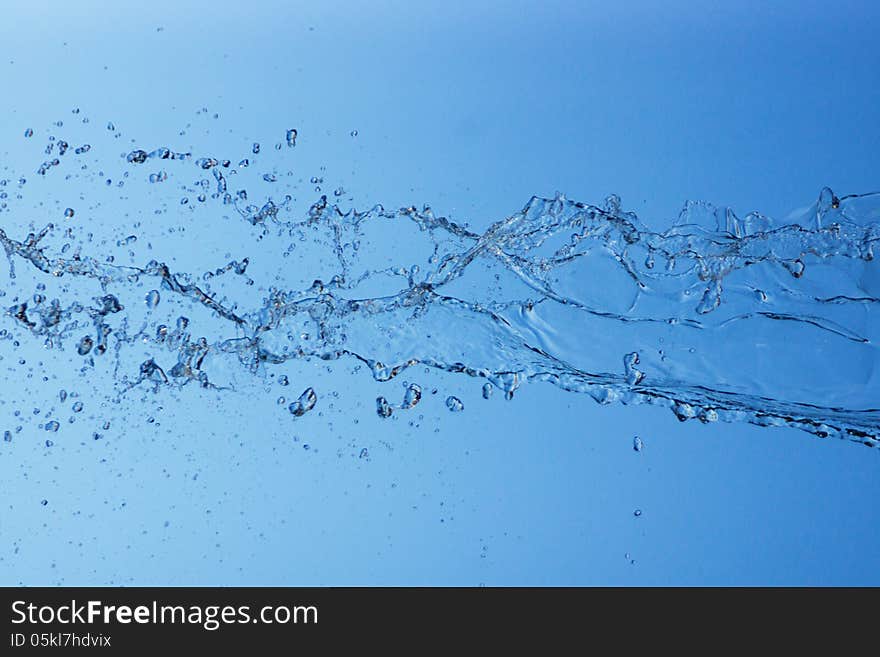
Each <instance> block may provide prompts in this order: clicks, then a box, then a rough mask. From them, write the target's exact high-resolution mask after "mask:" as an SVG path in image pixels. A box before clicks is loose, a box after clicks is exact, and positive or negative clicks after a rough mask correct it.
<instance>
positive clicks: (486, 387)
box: [483, 383, 495, 399]
mask: <svg viewBox="0 0 880 657" xmlns="http://www.w3.org/2000/svg"><path fill="white" fill-rule="evenodd" d="M494 389H495V386H493V385H492V384H491V383H484V384H483V399H489V397H491V396H492V391H493V390H494Z"/></svg>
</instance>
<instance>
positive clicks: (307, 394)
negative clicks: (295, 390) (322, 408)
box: [287, 388, 318, 417]
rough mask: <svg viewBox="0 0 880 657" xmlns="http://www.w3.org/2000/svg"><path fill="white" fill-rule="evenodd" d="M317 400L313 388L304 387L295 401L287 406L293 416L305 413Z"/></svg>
mask: <svg viewBox="0 0 880 657" xmlns="http://www.w3.org/2000/svg"><path fill="white" fill-rule="evenodd" d="M317 402H318V395H317V394H315V390H314V388H306V389H305V390H304V391H303V393H302V394H301V395H300V396H299V399H297V400H296V401H295V402H293V403H292V404H291V405H290V406H288V407H287V410H289V411H290V412H291V414H293V415H294V416H295V417H300V416H302V415H305V414H306V413H308V412H309V411H310V410H312V409H313V408H314V407H315V404H316V403H317Z"/></svg>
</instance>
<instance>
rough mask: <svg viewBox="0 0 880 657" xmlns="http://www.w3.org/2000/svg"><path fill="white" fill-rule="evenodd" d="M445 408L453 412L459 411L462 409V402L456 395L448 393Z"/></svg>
mask: <svg viewBox="0 0 880 657" xmlns="http://www.w3.org/2000/svg"><path fill="white" fill-rule="evenodd" d="M446 408H448V409H449V410H450V411H452V412H453V413H460V412H461V411H463V410H464V404H463V403H462V402H461V400H460V399H459V398H458V397H453V396H452V395H450V396H449V397H447V398H446Z"/></svg>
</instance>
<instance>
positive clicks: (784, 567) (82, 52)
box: [0, 3, 880, 585]
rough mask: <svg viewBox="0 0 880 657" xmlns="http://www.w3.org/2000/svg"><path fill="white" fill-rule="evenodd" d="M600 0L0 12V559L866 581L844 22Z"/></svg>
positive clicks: (509, 578) (855, 104)
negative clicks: (0, 257)
mask: <svg viewBox="0 0 880 657" xmlns="http://www.w3.org/2000/svg"><path fill="white" fill-rule="evenodd" d="M799 7H800V5H799ZM160 9H161V11H159V10H160ZM630 9H631V10H632V13H626V12H621V10H619V9H614V10H612V9H599V8H591V9H586V8H584V7H581V6H580V5H579V4H575V3H572V4H568V3H556V4H552V3H551V4H550V5H548V6H546V7H545V6H542V7H541V8H537V7H532V8H530V9H529V11H527V12H525V14H521V13H519V12H516V11H513V10H512V9H511V8H510V7H507V6H506V5H502V4H498V5H490V4H486V5H483V6H480V7H477V8H473V7H468V8H465V7H463V6H462V7H455V8H453V7H451V6H443V8H441V7H440V6H439V5H438V6H436V7H429V6H427V5H425V6H421V7H417V8H407V9H403V8H400V7H394V6H392V5H388V6H384V5H379V6H377V7H376V8H374V10H373V11H371V12H366V11H365V10H364V9H362V8H359V7H357V6H354V5H338V6H335V7H333V8H329V9H325V10H317V9H311V10H309V12H311V13H306V14H303V13H302V10H298V11H297V10H293V9H290V8H288V7H286V6H283V5H277V6H273V5H270V4H268V3H267V4H265V5H261V6H259V7H257V8H255V9H254V10H253V11H252V12H251V13H249V14H247V15H244V14H238V13H237V12H239V11H240V10H239V9H237V8H236V7H234V6H233V5H229V6H224V7H223V11H218V12H215V13H212V14H210V15H202V14H195V13H189V12H188V10H185V9H173V8H172V7H171V5H169V6H167V7H165V6H161V7H159V6H157V7H154V8H153V10H155V11H156V12H157V13H155V14H154V13H151V12H152V11H153V10H151V12H147V11H146V10H134V9H125V10H122V12H123V15H122V16H121V17H120V21H119V28H118V29H114V31H113V32H112V33H110V32H108V31H107V28H106V27H105V26H102V25H99V24H96V23H94V22H92V21H89V20H87V15H91V14H90V11H91V10H88V11H86V12H85V14H77V15H74V14H72V13H71V14H69V15H68V13H67V12H70V11H71V10H69V9H66V8H64V7H62V6H58V7H53V11H52V12H51V18H52V20H49V19H50V13H46V14H37V13H34V12H26V11H25V10H23V9H15V8H13V9H10V10H7V11H8V12H19V14H20V16H19V20H20V22H19V23H18V24H19V26H20V29H19V30H16V31H15V32H14V33H12V32H10V33H9V34H7V35H5V36H6V37H8V38H7V39H6V43H8V45H7V46H5V50H4V52H3V62H2V66H3V67H4V68H3V69H2V78H0V79H2V82H0V84H2V85H3V87H4V88H6V89H18V90H19V91H20V92H21V91H26V92H27V93H18V94H12V95H9V96H8V97H7V98H6V99H5V100H3V101H2V105H0V111H3V112H4V115H5V116H6V117H7V119H8V120H7V121H5V123H4V125H5V126H6V127H5V128H4V129H3V132H2V141H0V151H2V152H3V159H2V161H0V243H2V245H3V247H4V250H5V253H6V256H7V258H6V259H7V261H8V264H7V265H4V267H3V268H2V271H0V281H2V283H0V295H2V296H0V301H2V303H0V305H2V308H3V309H4V317H3V324H2V326H0V358H2V360H0V367H2V368H3V371H4V374H5V378H4V383H3V384H2V395H0V418H3V420H2V421H3V422H4V425H5V426H2V427H0V429H2V431H3V432H4V433H3V435H4V441H3V442H2V443H0V473H2V477H0V480H2V483H0V494H2V497H3V499H4V501H5V505H4V508H3V511H2V516H0V542H2V545H0V573H2V581H3V582H4V583H18V582H22V583H27V584H39V583H69V584H74V583H75V584H103V583H110V584H119V583H122V584H125V583H131V584H150V583H155V584H189V583H204V584H244V583H253V584H272V583H275V584H311V583H318V584H340V583H351V584H362V583H364V584H472V585H476V584H480V583H487V584H540V583H553V584H584V583H647V584H654V583H689V584H694V583H696V584H700V583H710V584H714V583H789V584H791V583H811V584H812V583H857V584H862V583H877V572H878V569H877V566H878V560H877V557H876V556H875V554H874V552H875V551H874V550H873V547H872V546H873V544H874V543H875V542H876V539H877V527H880V524H878V520H880V517H878V516H877V512H876V510H875V508H874V507H873V505H872V504H871V500H872V499H873V498H874V497H875V496H876V494H877V492H878V488H880V481H878V477H877V474H876V472H877V470H876V468H877V461H876V459H877V454H878V452H877V450H876V449H873V448H874V447H875V446H876V444H877V441H878V440H880V407H878V405H877V391H878V385H880V383H878V380H877V374H876V372H877V366H878V362H877V358H878V356H877V350H876V347H875V345H876V343H877V341H878V339H880V336H878V334H877V326H880V324H878V322H877V313H878V303H880V270H878V265H877V263H876V261H875V260H874V250H875V246H876V244H877V241H878V239H880V194H876V193H874V192H875V191H876V190H877V189H880V185H878V184H877V176H876V171H877V170H878V169H877V165H878V162H877V155H876V153H877V152H878V150H877V146H878V145H880V133H878V132H877V127H876V125H878V124H877V122H876V121H871V120H870V119H871V117H872V114H876V111H875V110H874V109H873V108H874V107H876V106H877V105H876V101H877V100H880V99H878V98H877V94H878V92H877V91H876V90H875V89H874V88H873V87H871V86H870V85H865V84H864V82H863V80H864V79H867V78H869V77H870V75H871V71H872V70H873V68H872V67H873V66H875V65H876V64H878V63H880V62H878V61H877V60H878V56H877V55H878V50H877V48H876V46H875V45H873V43H872V40H871V33H872V32H871V29H872V26H875V27H876V25H877V22H878V20H877V19H878V14H877V11H876V9H874V8H873V7H871V6H869V5H867V4H857V3H853V4H852V5H851V6H848V7H847V8H846V10H841V11H839V12H838V13H837V14H835V15H833V16H830V15H826V14H824V13H821V17H822V21H821V22H820V23H819V22H816V21H813V20H810V19H811V18H817V17H818V15H819V14H815V12H821V11H822V8H821V7H818V6H817V7H807V8H806V9H804V8H800V9H798V12H797V18H796V19H794V18H792V16H793V14H791V15H790V14H789V13H786V12H782V8H781V6H780V8H776V9H773V10H768V9H765V8H762V7H760V6H759V5H754V6H751V5H746V4H745V3H742V4H737V3H734V4H732V5H726V6H724V7H722V6H720V5H719V6H715V7H714V8H712V10H711V11H710V10H709V8H708V7H704V8H700V9H698V8H696V7H689V6H687V5H681V6H673V7H671V8H669V9H668V11H667V12H666V13H664V14H663V15H662V16H660V17H659V18H658V17H656V16H655V18H658V20H653V19H652V16H654V12H656V11H657V10H656V9H654V8H653V7H652V6H650V5H641V4H638V3H636V4H634V5H632V6H631V7H630ZM788 9H790V10H791V12H794V11H795V8H794V7H790V8H788ZM779 12H782V14H779ZM811 12H813V13H811ZM16 15H18V14H16ZM783 18H784V19H785V20H784V21H783V22H782V23H780V22H779V21H780V20H782V19H783ZM62 19H63V20H62ZM789 19H791V20H789ZM58 21H60V22H61V23H64V24H65V25H71V28H70V30H69V34H66V35H65V39H66V40H59V39H54V38H53V39H51V40H49V41H45V43H46V44H47V45H46V46H45V47H44V48H42V49H40V50H39V52H37V53H36V54H34V55H33V56H30V55H28V56H24V54H25V53H30V50H28V49H26V47H25V46H26V44H27V43H29V42H31V41H35V40H36V41H40V39H41V37H42V35H46V34H48V33H50V32H51V29H50V26H51V25H53V24H57V23H58ZM818 24H821V26H822V30H819V31H817V32H815V34H814V31H816V30H818V28H817V27H816V25H818ZM194 25H198V28H199V29H197V30H193V29H192V28H193V26H194ZM853 25H855V26H856V27H852V26H853ZM624 27H626V28H627V29H623V28H624ZM73 28H76V29H73ZM368 28H369V29H368ZM404 28H406V29H404ZM836 28H839V29H846V30H847V34H848V35H849V36H848V38H847V39H846V40H845V42H844V43H843V44H841V43H840V42H839V41H835V42H834V43H835V47H834V48H833V49H830V50H829V48H830V45H829V46H828V48H826V47H824V46H823V45H822V44H823V43H824V41H823V39H824V35H829V34H834V33H835V29H836ZM248 35H250V36H251V37H252V38H251V39H244V38H243V37H244V36H248ZM368 35H369V36H368ZM384 35H387V36H388V37H389V39H383V38H380V37H382V36H384ZM391 35H395V36H394V38H393V39H392V38H390V37H391ZM587 35H589V38H587ZM767 35H772V36H773V38H772V39H770V40H769V41H768V40H767V39H766V38H764V37H766V36H767ZM820 35H822V36H823V38H821V39H820V38H819V36H820ZM813 37H814V38H813ZM244 42H248V43H250V44H251V45H250V46H249V47H244V45H243V43H244ZM134 43H136V44H138V46H137V47H133V46H132V44H134ZM438 43H448V44H455V46H456V47H453V48H449V49H442V48H441V49H438V48H437V46H436V44H438ZM719 43H724V44H725V45H724V47H721V46H719V45H718V44H719ZM432 44H434V45H432ZM401 49H402V51H400V50H401ZM404 52H405V53H408V54H404ZM318 53H320V54H318ZM182 63H183V64H187V65H181V64H182ZM38 79H39V82H38V81H37V80H38ZM816 80H825V81H826V82H825V84H820V85H819V86H818V87H817V86H816V82H815V81H816ZM75 82H76V83H78V84H74V83H75ZM855 89H858V90H859V92H858V93H852V91H853V90H855ZM844 90H848V91H847V93H844ZM560 189H564V190H565V191H566V193H565V194H563V193H562V192H560V191H557V190H560ZM596 402H598V404H597V403H596ZM828 439H832V440H828ZM836 439H843V441H840V440H836ZM848 443H849V444H848ZM852 443H854V444H852ZM869 448H871V449H869Z"/></svg>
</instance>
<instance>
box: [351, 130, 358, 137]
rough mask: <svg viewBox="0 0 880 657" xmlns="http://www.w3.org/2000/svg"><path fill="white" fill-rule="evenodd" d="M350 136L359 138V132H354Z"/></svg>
mask: <svg viewBox="0 0 880 657" xmlns="http://www.w3.org/2000/svg"><path fill="white" fill-rule="evenodd" d="M349 134H350V135H351V136H352V137H357V136H358V131H357V130H352V131H351V132H350V133H349Z"/></svg>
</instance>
